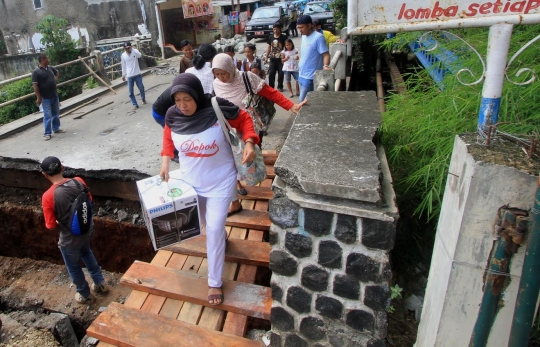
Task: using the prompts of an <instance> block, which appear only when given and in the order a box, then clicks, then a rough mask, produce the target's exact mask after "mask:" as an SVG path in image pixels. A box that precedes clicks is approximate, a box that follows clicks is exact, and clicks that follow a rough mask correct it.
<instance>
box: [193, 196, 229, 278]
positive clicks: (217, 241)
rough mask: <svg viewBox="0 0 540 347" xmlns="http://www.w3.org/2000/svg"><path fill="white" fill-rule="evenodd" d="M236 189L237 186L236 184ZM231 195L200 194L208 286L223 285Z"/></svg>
mask: <svg viewBox="0 0 540 347" xmlns="http://www.w3.org/2000/svg"><path fill="white" fill-rule="evenodd" d="M235 190H236V186H235ZM230 203H231V197H230V196H229V197H225V198H213V197H204V196H200V195H199V208H200V209H201V211H200V212H201V213H200V215H201V218H202V219H203V220H202V221H201V224H202V225H205V227H206V252H207V256H206V257H207V259H208V286H209V287H221V285H222V284H223V282H222V281H221V277H222V276H223V266H224V263H225V240H226V236H227V233H226V231H225V220H226V219H227V212H228V211H229V205H230Z"/></svg>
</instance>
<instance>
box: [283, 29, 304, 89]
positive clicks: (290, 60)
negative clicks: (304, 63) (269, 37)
mask: <svg viewBox="0 0 540 347" xmlns="http://www.w3.org/2000/svg"><path fill="white" fill-rule="evenodd" d="M296 56H298V50H297V49H296V48H294V43H293V42H292V40H291V39H287V40H286V41H285V49H284V50H283V51H281V61H282V62H283V74H284V75H285V82H287V89H288V90H289V97H290V98H292V97H294V93H293V91H292V87H291V76H293V77H294V80H295V81H296V96H299V95H300V87H299V86H298V60H296V59H295V57H296Z"/></svg>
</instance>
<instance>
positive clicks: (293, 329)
mask: <svg viewBox="0 0 540 347" xmlns="http://www.w3.org/2000/svg"><path fill="white" fill-rule="evenodd" d="M309 100H310V104H309V105H310V106H309V107H306V108H304V109H302V111H301V112H300V114H299V115H298V116H297V118H296V120H295V123H294V125H293V127H292V128H291V131H290V133H289V136H288V137H287V140H286V141H285V144H284V146H283V149H282V151H281V153H280V155H279V158H278V160H277V161H276V164H275V166H274V168H275V172H276V176H277V177H276V179H275V181H274V185H273V190H274V199H273V200H271V201H270V206H269V210H270V219H271V221H272V226H271V228H270V243H271V245H272V251H271V253H270V269H271V270H272V271H273V273H272V280H271V286H272V297H273V300H274V302H273V305H272V312H271V318H270V322H271V324H272V334H271V346H274V347H276V346H280V347H281V346H303V347H308V346H330V345H331V346H369V347H376V346H384V345H385V343H384V338H385V336H386V328H387V316H386V309H387V307H388V305H389V303H390V288H389V280H390V278H391V276H392V273H391V270H390V264H389V251H390V250H391V249H392V248H393V245H394V238H395V222H396V219H397V216H398V214H397V207H396V205H395V201H394V199H395V196H394V192H393V189H392V183H391V176H390V171H389V169H388V164H387V162H386V158H385V154H384V150H383V149H382V146H380V145H378V144H375V143H373V141H372V140H373V138H374V136H375V133H376V131H377V128H378V126H379V123H380V121H381V115H380V113H379V106H378V102H377V98H376V95H375V93H374V92H372V91H366V92H351V93H339V92H312V93H310V98H309Z"/></svg>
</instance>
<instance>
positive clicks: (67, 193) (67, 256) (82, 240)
mask: <svg viewBox="0 0 540 347" xmlns="http://www.w3.org/2000/svg"><path fill="white" fill-rule="evenodd" d="M40 167H41V173H42V174H43V176H44V177H45V178H47V179H48V180H49V181H50V182H51V183H52V186H51V187H50V188H49V189H48V190H47V191H46V192H45V193H44V194H43V197H42V201H41V204H42V207H43V217H44V219H45V226H46V227H47V229H51V230H52V229H58V230H59V232H60V238H59V240H58V247H59V248H60V252H61V253H62V257H63V258H64V263H65V264H66V268H67V270H68V273H69V275H70V276H71V281H72V282H73V284H75V286H76V287H77V294H75V301H76V302H78V303H80V304H91V303H92V302H93V301H94V297H93V296H92V294H91V293H90V289H92V291H93V292H94V293H106V292H108V291H109V287H108V286H107V285H106V284H105V278H104V277H103V273H102V272H101V267H100V266H99V265H98V263H97V261H96V258H95V257H94V253H92V250H91V249H90V239H91V238H92V235H93V233H94V223H93V221H92V196H91V195H90V193H89V192H88V187H87V186H86V183H85V182H84V181H83V180H82V179H81V178H80V177H75V178H73V179H71V178H64V176H63V172H64V166H63V165H62V163H61V162H60V159H58V158H56V157H47V158H45V159H44V160H43V162H42V163H41V165H40ZM81 260H82V261H83V262H84V264H85V265H86V268H87V269H88V272H89V273H90V276H91V277H92V280H93V282H94V283H92V286H91V287H90V286H88V282H87V281H86V279H85V277H84V272H83V270H82V266H81Z"/></svg>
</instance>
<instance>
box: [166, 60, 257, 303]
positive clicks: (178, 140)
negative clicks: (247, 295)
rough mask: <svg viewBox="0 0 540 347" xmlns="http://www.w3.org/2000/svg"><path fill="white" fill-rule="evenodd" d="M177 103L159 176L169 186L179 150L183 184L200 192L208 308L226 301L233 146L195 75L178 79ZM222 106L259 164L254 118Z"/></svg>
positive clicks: (248, 155) (175, 83)
mask: <svg viewBox="0 0 540 347" xmlns="http://www.w3.org/2000/svg"><path fill="white" fill-rule="evenodd" d="M231 62H232V61H231ZM171 98H172V100H173V101H174V106H171V107H170V108H169V109H168V110H167V114H166V115H165V128H164V129H163V149H162V151H161V156H162V158H163V159H162V164H161V170H160V173H159V175H160V177H161V178H162V179H163V181H165V182H167V181H168V180H169V164H170V160H171V158H172V157H173V156H174V153H173V151H174V149H175V148H176V149H177V150H178V157H179V158H178V159H179V162H180V171H181V173H182V179H183V180H184V181H186V182H187V183H188V184H189V185H191V186H192V187H193V189H195V191H196V192H197V195H198V199H199V208H200V211H199V212H200V213H199V215H200V216H201V225H205V227H206V249H207V259H208V287H209V289H208V303H209V304H210V305H219V304H221V303H222V302H223V291H222V290H221V286H222V281H221V277H222V275H223V266H224V263H225V241H226V236H227V231H226V230H225V220H226V219H227V211H228V208H229V204H230V203H231V196H233V193H234V196H235V197H236V196H237V194H236V167H235V165H234V159H233V156H232V151H231V145H230V144H229V142H228V141H227V139H226V138H225V135H224V134H223V131H222V130H221V125H220V123H219V121H218V120H217V116H216V113H215V111H214V108H213V107H212V103H211V99H212V97H211V95H208V94H206V95H205V92H204V89H203V86H202V84H201V81H200V80H199V79H198V78H197V77H196V76H195V75H193V74H189V73H183V74H180V75H178V76H176V77H175V79H174V81H173V83H172V88H171ZM217 101H218V103H219V107H220V109H221V111H222V112H223V115H224V116H225V118H226V119H227V120H228V122H229V124H230V125H231V126H232V127H233V128H236V129H238V131H239V132H240V133H242V134H243V140H244V141H245V143H246V147H245V149H244V153H243V163H246V162H250V161H253V159H255V150H254V146H255V145H256V144H258V143H259V136H257V134H256V133H255V131H254V129H253V120H252V119H251V116H250V115H249V113H247V112H246V111H244V110H241V109H240V108H239V107H237V106H236V105H234V104H232V103H230V102H229V101H227V100H225V99H222V98H217Z"/></svg>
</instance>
